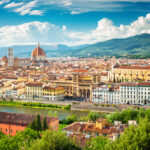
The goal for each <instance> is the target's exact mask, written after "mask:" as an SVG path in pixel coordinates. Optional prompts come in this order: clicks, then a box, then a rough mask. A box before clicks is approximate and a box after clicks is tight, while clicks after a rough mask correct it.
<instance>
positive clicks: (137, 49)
mask: <svg viewBox="0 0 150 150" xmlns="http://www.w3.org/2000/svg"><path fill="white" fill-rule="evenodd" d="M71 55H73V56H79V57H96V56H123V55H128V56H130V55H133V56H135V55H136V56H138V55H139V56H144V55H149V56H150V34H141V35H136V36H133V37H129V38H125V39H112V40H108V41H105V42H99V43H96V44H93V45H90V46H88V47H86V48H83V49H79V50H76V53H72V54H71Z"/></svg>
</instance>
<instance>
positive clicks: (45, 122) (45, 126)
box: [42, 117, 48, 131]
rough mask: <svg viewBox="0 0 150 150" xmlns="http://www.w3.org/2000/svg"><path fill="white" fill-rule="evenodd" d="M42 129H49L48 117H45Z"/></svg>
mask: <svg viewBox="0 0 150 150" xmlns="http://www.w3.org/2000/svg"><path fill="white" fill-rule="evenodd" d="M42 129H43V131H45V130H46V129H48V125H47V119H46V117H44V120H43V126H42Z"/></svg>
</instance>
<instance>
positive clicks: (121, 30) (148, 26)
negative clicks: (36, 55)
mask: <svg viewBox="0 0 150 150" xmlns="http://www.w3.org/2000/svg"><path fill="white" fill-rule="evenodd" d="M142 33H149V34H150V14H147V15H146V17H139V18H138V19H137V20H136V21H134V22H132V23H131V24H129V25H120V26H115V25H114V24H113V22H112V21H111V20H109V19H107V18H103V19H101V20H99V21H98V25H97V27H96V29H94V30H91V31H89V32H88V33H84V32H74V31H70V30H69V29H67V28H66V26H65V25H63V27H61V28H60V27H58V26H56V25H54V24H51V23H48V22H38V21H37V22H30V23H24V24H21V25H18V26H4V27H1V28H0V45H1V46H8V45H16V44H17V45H19V44H32V43H37V41H40V43H45V44H58V43H59V44H67V45H80V44H87V43H95V42H100V41H105V40H109V39H112V38H126V37H129V36H133V35H137V34H142Z"/></svg>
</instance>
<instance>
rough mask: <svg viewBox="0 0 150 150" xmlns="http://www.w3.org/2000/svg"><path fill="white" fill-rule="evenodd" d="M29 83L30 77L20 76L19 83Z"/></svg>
mask: <svg viewBox="0 0 150 150" xmlns="http://www.w3.org/2000/svg"><path fill="white" fill-rule="evenodd" d="M27 81H28V77H27V76H19V77H18V82H27Z"/></svg>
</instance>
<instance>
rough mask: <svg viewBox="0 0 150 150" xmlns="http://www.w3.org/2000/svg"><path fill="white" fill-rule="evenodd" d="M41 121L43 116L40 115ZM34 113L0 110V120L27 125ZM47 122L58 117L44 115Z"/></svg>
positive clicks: (32, 118) (33, 117)
mask: <svg viewBox="0 0 150 150" xmlns="http://www.w3.org/2000/svg"><path fill="white" fill-rule="evenodd" d="M40 117H41V121H42V120H43V119H44V116H40ZM35 118H36V115H31V114H19V113H8V112H0V122H4V123H16V124H24V125H29V124H30V123H31V122H32V121H33V120H34V119H35ZM46 119H47V123H48V124H50V122H52V121H54V120H56V119H58V118H57V117H46Z"/></svg>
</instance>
